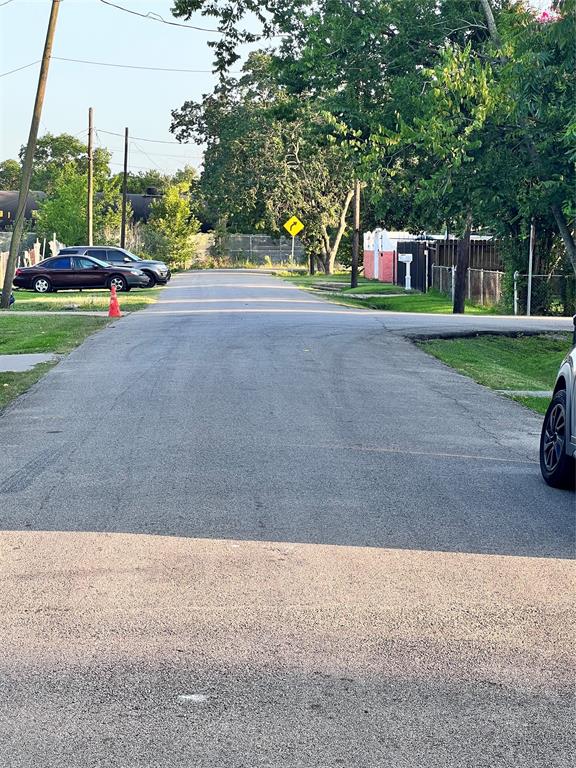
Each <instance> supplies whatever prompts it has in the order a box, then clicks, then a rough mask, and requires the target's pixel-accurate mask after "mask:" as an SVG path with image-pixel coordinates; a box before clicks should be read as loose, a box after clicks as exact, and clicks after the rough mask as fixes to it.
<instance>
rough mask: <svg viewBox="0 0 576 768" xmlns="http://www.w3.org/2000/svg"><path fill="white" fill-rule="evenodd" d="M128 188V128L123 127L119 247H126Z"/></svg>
mask: <svg viewBox="0 0 576 768" xmlns="http://www.w3.org/2000/svg"><path fill="white" fill-rule="evenodd" d="M127 190H128V128H125V129H124V177H123V179H122V227H121V229H120V248H125V247H126V201H127Z"/></svg>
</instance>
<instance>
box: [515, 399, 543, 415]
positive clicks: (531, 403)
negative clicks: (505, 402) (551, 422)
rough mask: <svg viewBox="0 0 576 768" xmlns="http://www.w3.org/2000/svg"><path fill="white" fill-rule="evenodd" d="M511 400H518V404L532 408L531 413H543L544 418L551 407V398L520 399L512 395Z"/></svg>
mask: <svg viewBox="0 0 576 768" xmlns="http://www.w3.org/2000/svg"><path fill="white" fill-rule="evenodd" d="M511 399H512V400H516V402H517V403H520V404H521V405H525V406H526V408H530V410H531V411H536V413H541V414H542V416H544V414H545V413H546V411H547V410H548V406H549V405H550V398H549V397H519V396H518V395H512V396H511Z"/></svg>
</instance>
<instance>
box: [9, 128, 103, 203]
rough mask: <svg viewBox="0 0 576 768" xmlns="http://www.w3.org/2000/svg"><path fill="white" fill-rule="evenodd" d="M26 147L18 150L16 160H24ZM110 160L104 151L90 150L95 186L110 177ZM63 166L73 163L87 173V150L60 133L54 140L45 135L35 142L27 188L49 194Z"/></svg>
mask: <svg viewBox="0 0 576 768" xmlns="http://www.w3.org/2000/svg"><path fill="white" fill-rule="evenodd" d="M25 152H26V146H23V147H22V148H21V149H20V153H19V156H20V159H21V160H22V158H23V157H24V153H25ZM110 158H111V155H110V153H109V152H108V150H106V149H103V148H102V147H98V148H96V149H95V150H94V179H95V182H96V181H97V180H98V179H100V180H103V179H105V178H108V177H109V176H110V167H109V163H110ZM67 163H73V164H74V165H75V166H76V167H77V168H78V169H79V170H82V171H83V172H84V173H87V170H88V147H87V145H86V144H84V143H83V142H82V141H80V140H79V139H78V138H76V137H75V136H71V135H70V134H68V133H61V134H59V135H57V136H55V135H53V134H51V133H46V134H44V136H41V137H40V138H39V139H38V142H37V144H36V152H35V153H34V170H33V172H32V180H31V183H30V188H31V189H34V190H39V191H41V192H50V191H51V189H52V186H53V184H54V182H55V181H56V179H57V178H58V176H59V174H60V171H61V169H62V167H63V166H64V165H66V164H67Z"/></svg>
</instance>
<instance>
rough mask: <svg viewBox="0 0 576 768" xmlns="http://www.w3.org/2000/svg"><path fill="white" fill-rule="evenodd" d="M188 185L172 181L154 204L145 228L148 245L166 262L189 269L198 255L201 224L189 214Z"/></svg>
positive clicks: (149, 249)
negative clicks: (197, 242)
mask: <svg viewBox="0 0 576 768" xmlns="http://www.w3.org/2000/svg"><path fill="white" fill-rule="evenodd" d="M188 191H189V190H188V184H187V183H186V182H180V183H179V184H171V185H170V186H169V187H168V188H167V189H166V191H165V193H164V195H163V196H162V197H161V198H160V199H158V200H155V201H154V203H152V210H151V214H150V218H149V220H148V224H147V225H146V227H145V234H144V240H145V248H146V250H147V251H148V252H151V253H153V255H154V256H156V257H158V258H162V259H163V260H164V261H166V263H167V264H170V265H174V266H177V267H180V268H186V267H188V266H190V264H191V263H193V260H194V256H195V254H196V235H197V234H198V232H199V231H200V223H199V221H198V220H197V219H195V218H194V217H193V216H192V215H191V213H190V204H189V198H188Z"/></svg>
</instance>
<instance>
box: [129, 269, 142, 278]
mask: <svg viewBox="0 0 576 768" xmlns="http://www.w3.org/2000/svg"><path fill="white" fill-rule="evenodd" d="M130 274H131V275H138V277H141V276H142V275H143V274H144V272H142V270H141V269H131V270H130Z"/></svg>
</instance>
